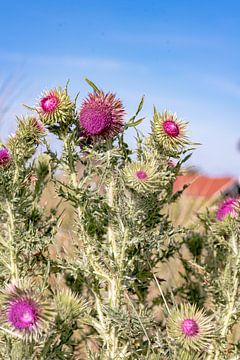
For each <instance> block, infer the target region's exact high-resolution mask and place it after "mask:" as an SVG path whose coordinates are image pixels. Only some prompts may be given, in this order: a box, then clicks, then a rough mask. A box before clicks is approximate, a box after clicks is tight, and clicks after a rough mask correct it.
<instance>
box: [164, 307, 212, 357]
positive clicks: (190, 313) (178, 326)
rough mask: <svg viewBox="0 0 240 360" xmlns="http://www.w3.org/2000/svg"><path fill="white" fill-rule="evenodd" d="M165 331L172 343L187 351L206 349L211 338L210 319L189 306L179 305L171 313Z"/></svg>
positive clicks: (202, 311) (202, 312)
mask: <svg viewBox="0 0 240 360" xmlns="http://www.w3.org/2000/svg"><path fill="white" fill-rule="evenodd" d="M167 330H168V334H169V336H170V337H171V338H172V339H173V341H174V342H176V343H177V344H178V345H180V346H181V347H183V348H184V349H187V350H191V349H192V350H195V351H202V350H204V349H206V348H207V346H208V345H209V343H210V342H211V338H212V336H213V324H212V319H211V317H209V316H206V314H205V311H204V310H198V309H197V308H196V306H195V305H190V304H181V305H180V307H179V308H175V309H174V310H173V311H172V312H171V314H170V317H169V319H168V322H167Z"/></svg>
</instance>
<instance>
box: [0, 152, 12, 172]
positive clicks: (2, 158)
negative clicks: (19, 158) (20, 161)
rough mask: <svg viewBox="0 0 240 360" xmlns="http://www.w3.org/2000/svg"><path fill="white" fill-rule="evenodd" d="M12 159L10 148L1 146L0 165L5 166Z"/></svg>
mask: <svg viewBox="0 0 240 360" xmlns="http://www.w3.org/2000/svg"><path fill="white" fill-rule="evenodd" d="M10 161H11V155H10V152H9V151H8V149H6V148H3V147H2V148H0V166H1V167H4V166H6V165H8V164H9V163H10Z"/></svg>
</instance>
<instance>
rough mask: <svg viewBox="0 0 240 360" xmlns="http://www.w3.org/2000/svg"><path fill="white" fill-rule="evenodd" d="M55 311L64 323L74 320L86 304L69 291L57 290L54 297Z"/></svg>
mask: <svg viewBox="0 0 240 360" xmlns="http://www.w3.org/2000/svg"><path fill="white" fill-rule="evenodd" d="M55 304H56V310H57V312H58V314H59V316H60V317H61V319H63V320H65V321H71V320H76V319H77V318H78V317H79V315H80V314H81V313H82V312H84V310H85V309H86V306H87V304H86V303H85V302H84V301H83V300H82V299H81V298H79V297H78V295H77V294H75V293H73V292H72V291H71V290H70V289H64V290H58V291H57V293H56V296H55Z"/></svg>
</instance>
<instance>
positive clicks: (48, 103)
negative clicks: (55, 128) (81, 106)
mask: <svg viewBox="0 0 240 360" xmlns="http://www.w3.org/2000/svg"><path fill="white" fill-rule="evenodd" d="M36 109H37V111H38V113H39V115H40V118H41V120H42V122H43V123H44V124H45V125H54V124H61V123H69V122H70V121H71V120H72V119H73V115H74V105H73V103H72V102H71V100H70V97H69V96H68V93H67V90H66V89H64V90H63V89H62V88H58V89H53V90H47V91H45V92H44V93H43V95H42V97H41V98H40V100H39V103H38V105H37V107H36Z"/></svg>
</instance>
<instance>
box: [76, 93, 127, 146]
mask: <svg viewBox="0 0 240 360" xmlns="http://www.w3.org/2000/svg"><path fill="white" fill-rule="evenodd" d="M124 114H125V111H124V108H123V105H122V102H121V100H119V99H116V96H115V95H114V94H112V93H107V94H105V93H104V92H103V91H95V92H94V93H90V94H89V95H88V97H87V98H86V99H85V100H84V101H83V103H82V106H81V109H80V114H79V122H80V128H81V129H82V130H83V131H84V132H85V135H86V136H88V137H91V138H92V139H97V140H101V139H109V138H113V137H114V136H116V135H117V134H119V133H120V132H121V131H122V130H123V127H124V125H123V116H124Z"/></svg>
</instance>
